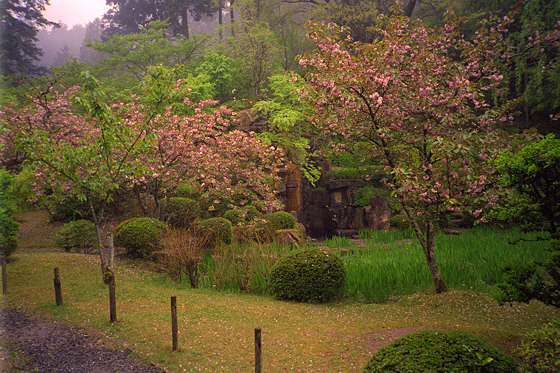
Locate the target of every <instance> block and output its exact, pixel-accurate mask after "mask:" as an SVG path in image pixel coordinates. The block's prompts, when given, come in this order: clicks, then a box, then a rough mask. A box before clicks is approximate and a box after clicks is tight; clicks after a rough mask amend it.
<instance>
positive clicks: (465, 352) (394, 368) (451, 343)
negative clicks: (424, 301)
mask: <svg viewBox="0 0 560 373" xmlns="http://www.w3.org/2000/svg"><path fill="white" fill-rule="evenodd" d="M426 371H429V372H504V373H506V372H507V373H511V372H515V371H517V363H516V362H515V361H514V360H513V359H512V358H510V357H509V356H507V355H505V354H504V353H503V352H501V351H500V350H499V349H498V348H497V347H495V346H493V345H492V344H490V343H488V342H486V341H484V340H482V339H480V338H477V337H475V336H473V335H471V334H468V333H464V332H442V331H433V330H424V331H420V332H417V333H412V334H409V335H407V336H405V337H402V338H399V339H397V340H396V341H394V342H393V343H391V344H390V345H388V346H385V347H383V348H381V349H380V350H379V351H377V352H376V353H375V354H374V355H373V357H372V359H371V360H370V361H369V363H368V364H367V365H366V367H365V368H364V372H426Z"/></svg>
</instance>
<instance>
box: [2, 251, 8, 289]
mask: <svg viewBox="0 0 560 373" xmlns="http://www.w3.org/2000/svg"><path fill="white" fill-rule="evenodd" d="M0 261H1V262H2V294H3V295H6V294H7V293H8V273H7V272H6V257H5V256H3V257H2V258H1V259H0Z"/></svg>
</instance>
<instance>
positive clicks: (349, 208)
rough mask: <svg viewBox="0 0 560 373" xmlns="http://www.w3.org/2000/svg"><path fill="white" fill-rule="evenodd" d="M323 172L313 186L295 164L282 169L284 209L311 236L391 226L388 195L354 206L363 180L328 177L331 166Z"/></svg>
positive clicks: (343, 234) (326, 166)
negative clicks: (293, 215) (365, 204)
mask: <svg viewBox="0 0 560 373" xmlns="http://www.w3.org/2000/svg"><path fill="white" fill-rule="evenodd" d="M321 166H322V169H323V175H322V177H321V179H320V180H319V181H317V183H316V185H315V186H313V185H311V183H310V182H309V181H308V180H307V179H306V178H305V177H304V176H303V174H302V172H301V171H300V170H299V169H298V167H297V166H296V165H293V164H292V165H290V166H288V167H286V168H285V169H283V170H281V172H280V176H281V178H282V180H283V182H282V183H281V184H279V186H278V191H279V193H280V195H281V197H282V199H283V202H284V205H285V210H286V211H288V212H291V213H293V214H295V215H296V216H297V218H298V221H299V222H300V223H303V225H304V226H305V228H306V230H307V234H308V235H309V236H311V237H330V236H333V235H342V236H355V235H357V234H358V232H359V230H360V229H364V228H369V229H373V230H379V229H388V228H389V220H390V218H391V208H390V206H389V202H388V201H387V199H386V198H384V197H382V196H373V197H372V198H371V199H370V203H369V204H368V205H367V206H363V207H361V206H355V204H354V194H355V192H356V190H357V189H359V188H361V187H363V186H364V181H362V180H349V179H343V180H328V179H327V178H326V176H325V175H326V174H327V172H328V171H329V169H330V167H329V165H328V163H325V164H322V165H321Z"/></svg>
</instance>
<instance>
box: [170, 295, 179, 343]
mask: <svg viewBox="0 0 560 373" xmlns="http://www.w3.org/2000/svg"><path fill="white" fill-rule="evenodd" d="M171 336H172V340H173V351H177V344H178V338H177V297H175V296H172V297H171Z"/></svg>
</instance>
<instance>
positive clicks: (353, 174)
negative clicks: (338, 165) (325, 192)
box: [328, 167, 362, 180]
mask: <svg viewBox="0 0 560 373" xmlns="http://www.w3.org/2000/svg"><path fill="white" fill-rule="evenodd" d="M328 176H329V178H330V179H332V180H339V179H351V180H356V179H361V178H362V177H361V175H360V171H358V169H357V168H353V167H347V168H342V169H340V170H332V171H331V172H329V175H328Z"/></svg>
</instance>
